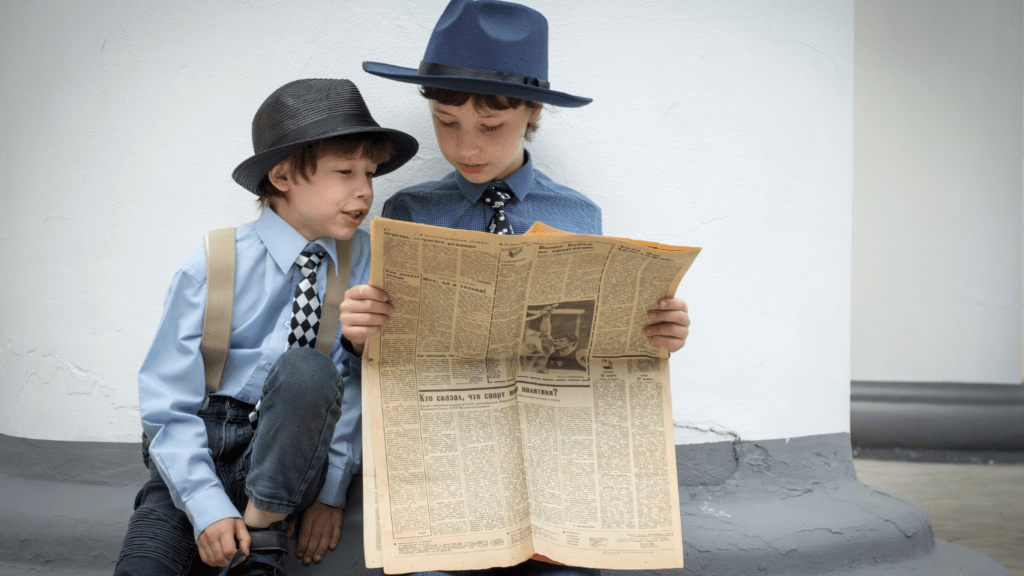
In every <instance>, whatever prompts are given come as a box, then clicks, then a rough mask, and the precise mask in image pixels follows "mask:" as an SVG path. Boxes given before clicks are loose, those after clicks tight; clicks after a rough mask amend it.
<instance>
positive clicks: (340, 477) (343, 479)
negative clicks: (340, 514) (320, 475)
mask: <svg viewBox="0 0 1024 576" xmlns="http://www.w3.org/2000/svg"><path fill="white" fill-rule="evenodd" d="M351 482H352V473H351V472H348V471H345V470H342V469H341V468H338V467H336V466H328V467H327V477H326V478H324V487H323V488H321V489H320V494H319V495H318V496H317V497H316V501H317V502H320V503H322V504H327V505H328V506H334V507H335V508H340V509H342V510H344V509H345V503H346V493H347V492H348V485H349V484H350V483H351Z"/></svg>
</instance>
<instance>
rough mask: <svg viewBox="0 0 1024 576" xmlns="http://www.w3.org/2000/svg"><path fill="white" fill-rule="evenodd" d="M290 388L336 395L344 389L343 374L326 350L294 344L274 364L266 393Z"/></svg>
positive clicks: (309, 392) (328, 395) (266, 386)
mask: <svg viewBox="0 0 1024 576" xmlns="http://www.w3.org/2000/svg"><path fill="white" fill-rule="evenodd" d="M293 383H294V384H300V386H295V385H294V384H293ZM286 390H287V391H298V390H302V391H303V395H310V396H319V397H322V398H328V399H333V398H334V397H335V396H336V395H338V394H339V393H340V392H341V375H340V374H338V369H337V367H335V365H334V362H333V361H332V360H331V359H330V357H328V356H327V355H326V354H323V353H322V352H319V351H317V350H314V349H313V348H307V347H296V348H292V349H291V350H288V351H287V352H285V353H284V354H282V355H281V357H280V358H279V359H278V360H277V363H276V364H274V368H273V370H271V372H270V376H269V377H268V378H267V383H266V385H265V386H264V391H263V393H264V396H266V395H268V394H270V393H272V391H274V392H276V393H280V392H281V391H286Z"/></svg>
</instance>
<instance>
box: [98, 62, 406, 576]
mask: <svg viewBox="0 0 1024 576" xmlns="http://www.w3.org/2000/svg"><path fill="white" fill-rule="evenodd" d="M252 139H253V148H254V152H255V154H254V155H253V156H252V157H251V158H249V159H248V160H246V161H244V162H242V163H241V164H240V165H239V166H238V167H237V168H236V169H235V171H234V173H233V177H234V179H235V181H236V182H238V183H239V184H240V185H241V186H243V187H244V188H245V189H247V190H248V191H250V192H251V193H253V194H255V195H256V196H257V197H258V199H259V203H260V206H261V207H262V208H263V210H262V212H261V214H260V217H259V218H258V219H257V220H256V221H255V222H251V223H248V224H243V225H242V226H239V227H238V228H236V229H234V231H233V238H234V240H233V244H232V243H230V233H231V229H227V231H228V233H229V236H228V238H229V241H228V242H227V243H222V242H221V241H220V240H218V241H217V243H216V247H217V249H216V250H215V242H214V239H215V234H216V232H223V231H216V232H211V234H210V236H209V238H208V243H207V245H206V246H200V247H198V248H197V249H196V250H195V251H193V252H192V254H191V255H190V256H189V257H188V258H187V259H186V260H185V262H184V264H183V265H182V266H181V268H180V269H179V270H178V271H177V272H176V273H175V275H174V277H173V279H172V281H171V286H170V289H169V291H168V293H167V296H166V300H165V304H164V311H163V316H162V318H161V319H160V324H159V327H158V329H157V334H156V338H155V339H154V341H153V344H152V346H151V347H150V350H149V353H148V354H147V356H146V358H145V360H144V361H143V364H142V367H141V369H140V371H139V407H140V412H141V417H142V425H143V429H144V434H143V460H144V461H145V462H146V465H147V466H148V467H149V469H150V480H149V481H148V482H147V483H146V484H145V485H144V487H143V488H142V489H141V490H140V492H139V494H138V496H137V497H136V500H135V512H134V513H133V515H132V518H131V520H130V522H129V526H128V531H127V534H126V535H125V539H124V543H123V545H122V550H121V554H120V557H119V559H118V565H117V568H116V571H115V574H118V575H121V574H138V575H145V576H152V575H154V574H174V575H182V574H208V573H210V572H211V570H212V568H209V567H219V568H225V570H224V571H223V573H224V574H227V573H229V571H230V574H266V575H276V574H283V573H284V572H283V569H282V568H281V566H280V561H281V558H282V556H283V555H284V554H286V553H287V551H288V547H289V538H288V533H287V526H288V523H287V520H289V519H291V518H293V517H295V516H296V515H298V514H302V520H301V523H300V524H299V539H298V544H297V552H298V554H299V556H300V557H301V558H303V559H304V561H305V562H306V563H307V564H308V563H310V562H311V561H315V562H319V561H320V560H321V559H322V557H323V556H324V554H325V553H326V552H327V550H328V548H332V549H333V548H334V547H335V546H336V545H337V543H338V540H339V537H340V532H341V522H342V513H341V510H342V508H343V507H344V506H345V495H346V489H347V487H348V484H349V481H350V480H351V478H352V475H353V474H354V473H355V471H356V470H357V469H358V467H359V464H360V462H361V452H362V445H361V430H360V426H359V405H360V400H359V398H360V393H359V392H360V391H359V371H360V364H359V361H358V359H355V360H353V358H352V357H351V356H350V355H349V354H348V353H347V352H346V351H345V349H344V348H343V347H342V346H341V332H340V330H338V326H337V322H335V321H334V319H335V318H336V317H335V316H334V315H335V314H337V312H336V309H335V310H334V311H331V310H329V309H327V308H325V307H324V306H326V302H330V301H331V299H332V297H331V296H328V294H336V295H337V300H338V301H340V299H341V298H340V294H341V292H342V291H344V290H345V289H346V288H348V287H349V286H350V285H357V284H363V283H365V282H366V281H367V277H368V274H369V260H370V248H369V235H368V234H367V233H366V232H365V231H362V230H358V229H357V227H358V226H359V224H360V222H362V220H363V218H364V217H365V216H366V214H367V213H368V211H369V209H370V204H371V203H372V201H373V184H372V180H373V178H374V177H375V176H380V175H383V174H387V173H389V172H391V171H393V170H395V169H397V168H399V167H400V166H402V165H403V164H405V163H406V162H407V161H408V160H409V159H410V158H412V157H413V156H414V155H415V153H416V150H417V148H418V144H417V142H416V140H415V139H414V138H413V137H412V136H409V135H408V134H405V133H403V132H400V131H398V130H392V129H389V128H382V127H381V126H380V125H379V124H377V122H376V121H374V119H373V117H372V116H371V115H370V112H369V110H368V109H367V107H366V104H365V103H364V102H363V99H362V96H361V95H360V94H359V90H358V89H357V88H356V86H355V85H354V84H353V83H352V82H350V81H348V80H328V79H311V80H298V81H295V82H291V83H289V84H286V85H284V86H282V87H281V88H278V89H277V90H276V91H274V92H273V93H272V94H271V95H270V96H269V97H268V98H267V99H266V101H264V102H263V104H262V105H261V106H260V108H259V110H258V111H257V112H256V115H255V117H254V119H253V122H252ZM216 238H218V239H219V238H223V236H222V235H220V234H217V235H216ZM222 256H223V257H222ZM232 260H233V263H232V262H231V261H232ZM225 262H227V264H225ZM223 269H226V270H228V272H229V273H231V274H233V279H232V280H230V281H229V282H228V283H227V284H224V283H221V282H219V280H218V279H219V278H220V277H221V276H220V275H219V274H221V271H222V270H223ZM345 278H349V279H350V280H349V281H347V282H346V281H345V280H344V279H345ZM232 282H233V283H232ZM225 286H226V289H225ZM330 286H334V287H335V288H336V289H334V290H333V291H332V290H331V289H330V288H329V287H330ZM225 291H226V304H225V303H223V302H224V301H222V303H221V304H216V302H218V300H217V298H218V296H217V295H219V294H223V293H224V292H225ZM321 302H325V304H324V305H321V304H320V303H321ZM225 312H226V313H227V320H226V322H222V323H221V325H222V326H223V334H224V338H223V346H222V348H221V350H220V354H221V357H220V361H219V362H215V361H213V360H212V359H211V358H212V356H211V354H214V356H215V355H216V352H214V353H211V352H209V348H208V346H209V345H210V342H211V340H213V339H212V338H211V337H210V332H209V331H208V329H207V322H208V320H209V319H210V318H211V317H216V316H218V315H220V314H223V313H225ZM323 314H326V315H327V316H324V319H325V321H324V322H323V323H321V322H320V318H321V316H322V315H323ZM212 322H215V321H212ZM214 364H219V366H220V367H221V369H222V374H216V375H214V376H212V377H211V375H210V371H209V369H210V367H211V366H212V365H214ZM200 560H201V562H202V563H200ZM203 564H205V565H206V566H203ZM232 566H234V568H232Z"/></svg>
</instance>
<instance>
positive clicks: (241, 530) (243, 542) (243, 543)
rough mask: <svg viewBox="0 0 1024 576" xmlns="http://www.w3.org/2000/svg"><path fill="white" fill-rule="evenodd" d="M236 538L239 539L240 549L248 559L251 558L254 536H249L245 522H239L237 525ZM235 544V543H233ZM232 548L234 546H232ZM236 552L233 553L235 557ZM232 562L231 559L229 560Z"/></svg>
mask: <svg viewBox="0 0 1024 576" xmlns="http://www.w3.org/2000/svg"><path fill="white" fill-rule="evenodd" d="M235 537H236V538H237V539H238V549H239V550H241V551H242V553H243V554H245V555H246V556H247V557H248V556H249V544H251V543H252V536H250V535H249V530H247V529H246V527H245V522H243V521H241V520H239V521H238V522H236V523H235ZM232 544H234V543H232ZM232 548H234V546H233V545H232ZM234 554H235V551H234V550H232V551H231V555H232V556H233V555H234ZM228 560H230V558H228Z"/></svg>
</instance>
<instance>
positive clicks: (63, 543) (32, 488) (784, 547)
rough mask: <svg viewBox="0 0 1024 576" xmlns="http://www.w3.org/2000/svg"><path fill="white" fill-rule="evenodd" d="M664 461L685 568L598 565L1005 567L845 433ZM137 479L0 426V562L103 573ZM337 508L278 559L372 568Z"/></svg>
mask: <svg viewBox="0 0 1024 576" xmlns="http://www.w3.org/2000/svg"><path fill="white" fill-rule="evenodd" d="M676 458H677V466H678V470H679V478H680V486H679V495H680V507H681V520H682V526H683V539H684V548H685V562H686V567H685V568H684V569H682V570H664V571H645V572H640V571H611V570H606V571H605V574H607V575H623V576H624V575H636V576H639V575H640V574H645V575H647V574H674V575H734V574H787V575H804V574H807V575H819V574H820V575H824V574H840V573H841V574H849V575H855V576H875V575H883V574H885V575H902V574H928V575H930V576H943V575H953V574H986V575H989V574H991V575H995V576H1012V573H1011V572H1010V571H1009V570H1007V569H1006V568H1004V567H1002V566H1001V565H999V564H998V563H996V562H995V561H993V560H991V559H989V558H987V557H985V556H983V555H981V554H978V553H976V552H973V551H971V550H968V549H966V548H962V547H960V546H956V545H954V544H950V543H947V542H943V541H936V540H935V539H934V538H933V536H932V530H931V524H930V522H929V521H928V518H927V517H926V516H925V514H924V512H923V511H922V510H921V509H920V508H919V507H918V506H916V505H914V504H912V503H910V502H908V501H906V500H902V499H900V498H897V497H895V496H891V495H889V494H886V493H884V492H881V491H878V490H874V489H872V488H869V487H867V486H864V485H863V484H861V483H860V482H858V481H857V479H856V473H855V471H854V468H853V459H852V455H851V450H850V436H849V435H848V434H829V435H822V436H806V437H801V438H793V439H777V440H767V441H756V442H748V441H737V442H716V443H710V444H697V445H686V446H676ZM146 477H147V475H146V470H145V469H144V468H143V466H142V463H141V457H140V456H139V445H138V444H133V443H127V444H112V443H95V442H79V443H73V442H50V441H39V440H26V439H23V438H14V437H10V436H3V435H0V494H3V505H2V507H0V570H3V569H4V567H5V566H13V565H19V566H30V567H31V569H32V571H34V572H35V571H38V572H41V573H54V574H57V573H60V574H71V573H88V572H90V571H96V572H102V571H104V570H106V571H107V572H108V573H109V571H112V569H113V565H114V562H115V561H116V559H117V554H118V551H119V549H120V543H121V539H122V537H123V536H124V530H125V528H126V526H127V523H128V518H129V516H130V515H131V509H132V502H133V500H134V496H135V493H136V491H137V490H138V488H139V487H140V486H141V484H142V482H143V481H144V479H145V478H146ZM345 512H346V513H345V527H344V530H343V535H342V542H341V544H340V545H339V547H338V550H336V551H334V552H332V553H330V554H328V556H327V557H326V558H325V560H324V562H323V563H322V564H321V565H319V566H315V567H311V568H306V567H303V566H302V565H301V564H300V563H298V562H297V561H295V560H294V559H289V560H288V561H287V562H286V567H287V568H288V569H289V574H291V575H306V574H308V575H314V574H332V575H356V574H359V575H362V574H379V572H377V571H370V570H366V569H365V568H364V565H363V555H362V543H361V542H362V501H361V490H360V485H359V484H358V483H353V486H352V487H351V488H350V492H349V506H348V508H347V509H346V511H345ZM0 573H7V572H0ZM9 573H12V574H13V573H18V574H21V573H28V572H9Z"/></svg>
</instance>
